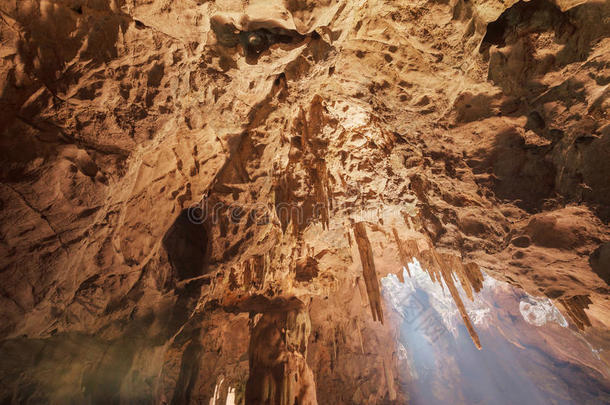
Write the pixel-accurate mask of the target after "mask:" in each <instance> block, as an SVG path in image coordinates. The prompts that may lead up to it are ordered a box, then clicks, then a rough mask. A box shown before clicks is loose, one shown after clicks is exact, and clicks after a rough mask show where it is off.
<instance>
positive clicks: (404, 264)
mask: <svg viewBox="0 0 610 405" xmlns="http://www.w3.org/2000/svg"><path fill="white" fill-rule="evenodd" d="M392 232H393V233H394V241H395V242H396V247H397V248H398V255H399V257H400V265H401V269H399V270H398V272H397V273H396V276H397V277H398V280H400V282H401V283H404V282H405V279H404V276H403V272H402V268H405V269H407V272H408V273H409V277H411V270H409V262H410V261H411V260H412V259H411V258H409V256H408V254H407V251H406V250H405V248H404V246H403V243H402V241H401V240H400V237H399V236H398V231H396V228H392Z"/></svg>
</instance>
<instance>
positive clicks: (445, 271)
mask: <svg viewBox="0 0 610 405" xmlns="http://www.w3.org/2000/svg"><path fill="white" fill-rule="evenodd" d="M430 250H431V253H432V258H433V260H434V262H435V264H436V266H438V269H439V270H440V272H441V274H442V277H443V280H444V281H445V284H446V285H447V288H448V289H449V293H450V294H451V297H452V298H453V301H455V305H457V307H458V310H459V311H460V315H461V316H462V320H463V321H464V325H466V329H468V333H469V334H470V337H471V338H472V341H473V342H474V344H475V346H476V347H477V349H479V350H481V341H480V340H479V335H478V334H477V332H476V331H475V330H474V326H473V325H472V322H471V320H470V317H469V316H468V312H467V311H466V307H465V306H464V303H463V302H462V298H461V297H460V293H459V292H458V290H457V287H456V286H455V283H454V281H453V274H452V272H451V269H450V268H449V266H448V265H447V264H446V263H445V262H444V261H443V259H442V258H441V256H440V255H439V254H438V253H437V252H436V251H435V250H434V248H432V249H430Z"/></svg>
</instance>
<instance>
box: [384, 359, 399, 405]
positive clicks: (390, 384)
mask: <svg viewBox="0 0 610 405" xmlns="http://www.w3.org/2000/svg"><path fill="white" fill-rule="evenodd" d="M383 371H384V374H385V381H386V385H387V388H388V398H389V399H390V401H395V400H396V387H395V386H394V373H392V361H391V360H390V359H388V358H387V356H384V357H383Z"/></svg>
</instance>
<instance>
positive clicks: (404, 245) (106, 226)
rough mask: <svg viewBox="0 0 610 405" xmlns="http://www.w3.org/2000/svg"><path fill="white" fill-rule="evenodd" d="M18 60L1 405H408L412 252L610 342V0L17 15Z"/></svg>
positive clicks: (0, 8)
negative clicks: (514, 290)
mask: <svg viewBox="0 0 610 405" xmlns="http://www.w3.org/2000/svg"><path fill="white" fill-rule="evenodd" d="M0 54H1V63H0V94H1V96H0V104H1V106H0V145H1V147H0V161H1V167H0V182H1V184H0V291H1V297H0V300H1V305H0V320H1V321H0V333H1V336H0V337H1V339H2V341H1V345H0V356H1V359H2V360H1V361H0V363H1V366H0V381H1V383H0V402H2V403H57V404H63V403H103V404H109V403H159V404H163V403H167V404H169V403H174V404H183V403H206V404H207V403H214V404H224V403H226V401H227V398H229V400H230V401H235V403H244V402H246V403H268V404H282V405H284V404H285V405H288V404H291V405H292V404H296V403H298V404H315V403H320V404H351V403H357V404H375V403H400V404H403V403H406V402H407V401H408V398H409V392H408V390H407V389H406V385H407V383H408V380H409V376H408V375H407V374H406V373H405V372H404V370H406V369H407V367H406V366H405V360H404V359H403V358H401V357H400V356H398V354H397V349H396V346H395V345H394V344H393V342H395V341H396V339H397V331H396V325H397V322H398V321H397V320H396V314H395V313H393V312H392V311H391V309H390V308H388V307H387V306H386V304H385V303H384V302H383V298H382V297H381V294H380V292H379V283H378V279H377V277H382V276H384V275H386V274H388V273H400V274H402V273H401V268H402V266H403V265H405V262H406V261H409V260H410V259H411V258H412V257H417V258H419V260H420V261H421V263H422V264H423V265H425V266H426V268H427V270H428V271H429V272H430V275H431V277H433V278H435V279H436V280H438V281H439V282H440V280H441V279H442V280H444V282H446V283H448V286H449V287H450V288H452V289H455V288H456V287H455V285H457V284H454V281H453V279H454V276H453V275H452V272H455V274H456V275H455V280H456V281H455V282H456V283H459V284H460V285H462V286H463V287H464V289H465V291H467V292H471V291H478V290H479V289H480V285H481V279H482V278H481V270H480V269H481V268H483V269H484V270H485V271H487V272H488V273H489V274H492V275H494V276H495V277H496V278H499V279H502V280H505V281H508V282H510V283H512V284H514V285H519V286H521V287H522V288H524V289H525V290H526V291H527V292H528V293H530V294H533V295H545V296H547V297H550V298H552V299H553V300H556V303H558V304H561V305H560V306H559V307H560V308H561V309H564V310H565V312H564V314H565V315H566V316H567V317H569V318H570V319H572V322H574V324H576V325H578V326H579V327H580V328H583V329H585V330H590V331H594V332H590V333H591V334H592V336H595V337H596V339H598V341H599V342H601V343H603V344H606V345H608V342H609V341H610V339H609V334H608V332H607V331H608V328H609V327H610V318H609V317H608V314H609V310H610V301H609V300H608V298H609V295H608V294H609V292H610V287H609V286H608V282H609V271H610V270H609V269H610V262H609V259H608V258H609V253H608V252H609V248H608V246H609V245H608V244H609V243H610V228H609V226H608V221H609V220H610V182H609V181H608V178H609V175H610V166H609V165H610V121H609V118H608V114H609V112H610V111H609V110H610V101H609V100H610V97H609V95H610V88H609V87H608V86H609V83H610V3H608V2H607V1H606V2H604V1H586V0H583V1H578V0H556V1H552V0H531V1H525V0H522V1H518V2H516V1H514V0H509V1H504V2H502V1H497V0H470V1H465V0H451V1H426V0H422V1H398V0H396V1H390V0H388V1H367V0H356V1H346V0H327V1H313V0H311V1H310V0H303V1H296V0H285V1H280V0H277V1H262V0H261V1H258V0H257V1H254V0H251V1H244V2H241V1H232V0H217V1H205V0H184V1H175V2H173V1H169V0H146V1H145V0H0ZM400 277H402V275H401V276H400ZM451 286H453V287H451ZM451 293H452V295H454V297H455V298H456V302H458V301H459V302H461V301H460V298H459V296H455V294H454V291H453V290H452V291H451ZM459 302H458V306H460V304H459ZM462 307H463V305H462ZM371 314H372V316H371ZM462 315H463V316H464V322H465V324H466V325H470V321H469V320H468V316H467V314H465V311H462ZM376 319H378V320H379V321H383V324H382V323H381V322H377V321H376ZM468 329H469V331H470V332H471V336H472V338H473V340H474V341H475V343H476V344H477V345H479V341H478V336H477V335H476V331H474V330H471V329H472V326H471V325H470V326H469V327H468ZM601 343H600V344H601ZM608 346H610V345H608ZM600 356H601V357H602V359H603V360H604V361H606V363H610V357H609V355H608V354H607V352H602V353H601V354H600Z"/></svg>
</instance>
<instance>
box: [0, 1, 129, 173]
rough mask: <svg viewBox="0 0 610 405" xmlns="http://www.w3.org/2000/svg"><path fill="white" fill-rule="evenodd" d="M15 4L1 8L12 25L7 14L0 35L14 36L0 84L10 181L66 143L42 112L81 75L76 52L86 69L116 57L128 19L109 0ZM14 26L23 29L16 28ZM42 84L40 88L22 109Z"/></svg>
mask: <svg viewBox="0 0 610 405" xmlns="http://www.w3.org/2000/svg"><path fill="white" fill-rule="evenodd" d="M13 3H14V5H13V7H10V6H9V5H7V7H3V10H2V11H3V12H4V13H6V15H7V16H8V17H7V18H10V19H12V20H13V21H14V24H16V27H12V26H10V25H9V24H12V22H11V23H9V22H8V19H3V20H2V21H0V24H2V27H1V28H2V32H1V33H2V34H5V33H7V34H6V35H8V38H10V37H11V36H18V39H17V49H16V55H13V56H12V59H13V61H14V62H15V66H14V67H12V68H11V69H10V70H9V71H8V76H7V79H8V80H7V82H6V83H5V85H4V87H2V88H1V89H0V92H1V93H0V162H2V170H1V171H0V178H2V179H3V180H8V181H11V179H18V178H22V177H23V172H24V170H25V167H26V166H27V164H28V163H29V162H31V161H32V160H34V159H35V158H37V157H39V156H41V157H44V158H46V157H48V156H52V155H53V154H54V153H55V149H56V148H57V146H58V145H60V144H64V143H66V142H70V139H67V138H66V137H65V136H64V134H61V131H60V128H59V127H58V126H57V125H56V124H54V123H48V122H44V121H42V120H40V118H39V114H40V112H41V111H42V110H44V109H45V108H48V106H49V105H50V104H56V103H64V101H63V100H62V99H60V98H59V97H58V96H57V94H59V93H64V92H67V91H68V89H69V88H70V87H71V86H73V85H75V84H76V83H78V82H79V80H80V79H81V77H82V75H83V72H84V70H83V68H82V64H79V63H74V64H72V63H71V62H72V61H73V60H74V59H75V58H76V57H77V55H79V53H80V55H81V58H80V59H81V60H82V61H86V64H87V70H88V71H93V70H94V69H95V68H96V67H99V66H102V65H104V64H105V63H107V62H108V61H110V60H112V59H113V58H116V57H117V56H118V52H117V43H118V42H119V38H120V35H121V34H122V33H125V32H126V30H127V28H128V27H129V25H130V24H132V19H131V17H130V16H129V15H127V14H124V13H117V12H114V11H113V10H111V9H110V5H109V2H90V1H86V0H75V1H71V2H70V3H69V4H61V3H57V2H47V3H40V2H34V1H21V0H20V1H17V2H13ZM16 29H20V30H21V31H22V33H19V34H17V33H15V30H16ZM3 36H4V35H3ZM8 60H9V61H10V59H8ZM21 71H22V73H18V72H21ZM40 89H43V90H44V91H43V92H42V93H41V94H39V95H38V96H37V99H36V100H34V101H33V102H30V103H29V104H28V106H27V108H24V103H25V102H26V101H27V100H28V99H30V97H31V96H32V95H33V94H35V93H36V92H37V91H39V90H40ZM89 90H90V89H89ZM77 96H78V95H77ZM22 122H23V123H26V124H27V125H26V127H25V128H26V129H27V130H24V129H23V124H22ZM32 132H33V133H34V134H32ZM17 133H18V134H19V135H18V136H17V135H16V134H17ZM23 137H26V138H27V140H24V139H23Z"/></svg>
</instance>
